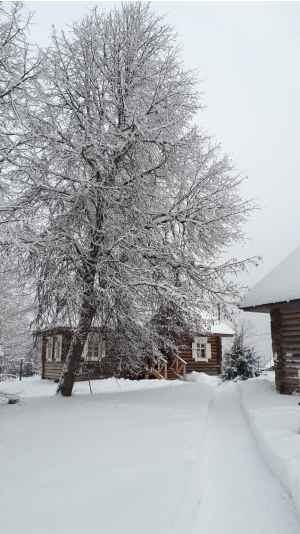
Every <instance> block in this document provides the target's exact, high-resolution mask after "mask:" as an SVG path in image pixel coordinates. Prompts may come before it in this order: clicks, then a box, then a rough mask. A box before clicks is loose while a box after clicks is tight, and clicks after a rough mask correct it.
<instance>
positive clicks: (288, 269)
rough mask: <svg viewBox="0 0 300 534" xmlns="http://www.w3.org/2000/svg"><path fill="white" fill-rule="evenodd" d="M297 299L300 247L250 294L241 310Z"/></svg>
mask: <svg viewBox="0 0 300 534" xmlns="http://www.w3.org/2000/svg"><path fill="white" fill-rule="evenodd" d="M297 299H300V247H298V248H297V249H296V250H294V252H292V253H291V254H290V255H289V256H288V257H287V258H285V259H284V260H283V261H282V262H281V263H280V264H279V265H277V267H275V268H274V269H273V270H272V271H271V272H270V273H269V274H267V275H266V276H265V277H264V278H263V279H262V280H261V281H260V282H258V284H256V285H255V286H254V287H253V288H252V289H251V290H250V291H249V292H248V294H247V295H246V296H245V297H244V299H243V300H242V302H241V305H240V308H242V309H245V308H254V307H256V306H263V305H267V304H274V303H276V302H287V301H290V300H297ZM264 311H267V310H264Z"/></svg>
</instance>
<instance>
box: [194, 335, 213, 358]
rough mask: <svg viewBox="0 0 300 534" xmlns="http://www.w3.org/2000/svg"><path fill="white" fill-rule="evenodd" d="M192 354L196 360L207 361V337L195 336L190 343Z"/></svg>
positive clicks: (208, 345)
mask: <svg viewBox="0 0 300 534" xmlns="http://www.w3.org/2000/svg"><path fill="white" fill-rule="evenodd" d="M192 354H193V358H194V360H196V362H203V361H204V362H208V360H210V358H211V345H210V343H208V339H207V337H195V338H194V341H193V344H192Z"/></svg>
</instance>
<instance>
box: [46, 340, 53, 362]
mask: <svg viewBox="0 0 300 534" xmlns="http://www.w3.org/2000/svg"><path fill="white" fill-rule="evenodd" d="M52 351H53V337H52V336H47V337H46V362H52Z"/></svg>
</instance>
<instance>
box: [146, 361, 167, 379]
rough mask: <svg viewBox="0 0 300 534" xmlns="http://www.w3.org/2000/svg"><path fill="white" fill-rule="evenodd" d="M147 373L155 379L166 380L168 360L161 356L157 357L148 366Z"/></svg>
mask: <svg viewBox="0 0 300 534" xmlns="http://www.w3.org/2000/svg"><path fill="white" fill-rule="evenodd" d="M148 372H149V374H150V375H153V376H155V377H156V378H165V379H167V378H168V360H166V358H164V357H163V356H158V357H157V358H155V360H153V362H152V364H151V366H149V369H148Z"/></svg>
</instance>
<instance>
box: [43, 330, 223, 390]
mask: <svg viewBox="0 0 300 534" xmlns="http://www.w3.org/2000/svg"><path fill="white" fill-rule="evenodd" d="M72 335H73V330H72V328H68V327H53V328H48V329H45V330H42V331H39V332H35V336H36V337H37V338H38V340H39V346H40V354H41V377H42V378H44V379H50V380H55V381H57V380H59V378H60V375H61V372H62V369H63V365H64V361H65V359H66V356H67V353H68V350H69V346H70V343H71V338H72ZM232 336H233V331H232V330H231V328H230V327H228V326H227V325H226V324H224V323H215V324H214V325H213V326H212V328H211V330H209V331H203V332H200V333H193V334H192V333H190V332H187V333H186V334H184V335H182V336H181V337H180V338H178V339H177V340H176V344H177V355H176V357H174V359H173V360H172V361H171V362H170V361H168V360H166V359H165V358H163V357H159V358H153V357H152V356H151V357H150V358H149V360H148V361H145V364H144V366H143V367H142V369H139V370H138V371H131V372H129V371H128V369H126V367H122V362H121V361H120V358H115V357H114V343H113V334H112V333H109V334H106V335H104V334H102V333H101V331H100V329H97V328H92V329H91V331H90V333H89V335H88V339H87V342H86V344H85V348H84V352H83V357H82V362H81V366H80V368H79V370H78V373H77V377H76V380H78V381H79V380H90V379H100V378H107V377H111V376H117V377H125V378H158V379H161V378H165V379H169V380H172V379H176V378H183V377H184V376H185V375H186V374H187V373H190V372H192V371H198V372H204V373H207V374H211V375H218V374H220V373H221V368H222V337H227V338H230V337H232Z"/></svg>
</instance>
